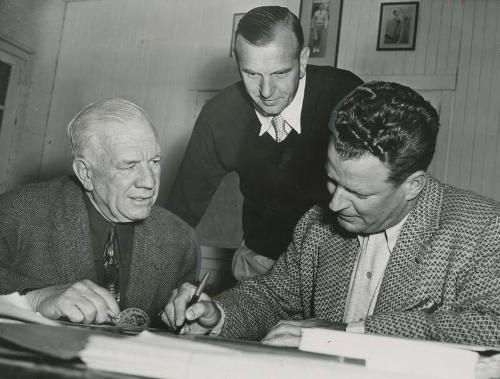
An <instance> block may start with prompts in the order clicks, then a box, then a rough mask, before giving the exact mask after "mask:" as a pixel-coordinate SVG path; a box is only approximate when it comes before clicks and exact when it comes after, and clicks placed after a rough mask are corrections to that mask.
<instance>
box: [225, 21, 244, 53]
mask: <svg viewBox="0 0 500 379" xmlns="http://www.w3.org/2000/svg"><path fill="white" fill-rule="evenodd" d="M244 15H245V13H235V14H233V29H232V32H231V44H230V46H229V57H231V58H232V57H233V55H234V54H233V51H234V44H235V43H236V38H235V37H236V28H237V27H238V24H239V22H240V20H241V18H242V17H243V16H244Z"/></svg>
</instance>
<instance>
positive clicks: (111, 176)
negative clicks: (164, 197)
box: [91, 120, 161, 222]
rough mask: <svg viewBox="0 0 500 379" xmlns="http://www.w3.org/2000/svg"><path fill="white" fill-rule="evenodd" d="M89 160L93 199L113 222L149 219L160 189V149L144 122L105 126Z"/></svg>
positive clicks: (154, 136) (146, 123)
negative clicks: (93, 156)
mask: <svg viewBox="0 0 500 379" xmlns="http://www.w3.org/2000/svg"><path fill="white" fill-rule="evenodd" d="M99 139H100V140H99V142H97V145H98V146H97V149H96V152H95V154H94V155H95V158H97V159H92V161H93V163H92V166H93V167H92V180H91V181H92V186H93V190H92V191H91V196H92V199H93V200H94V203H95V204H96V205H97V207H98V208H99V210H100V211H101V213H102V214H103V215H104V216H105V217H106V218H107V219H109V220H110V221H113V222H131V221H136V220H143V219H145V218H146V217H148V215H149V212H150V211H151V207H152V206H153V204H154V202H155V201H156V198H157V196H158V190H159V187H160V171H161V169H160V146H159V144H158V141H157V139H156V135H155V133H154V131H153V129H152V128H151V127H150V125H149V123H148V122H147V121H146V120H135V121H129V122H127V123H126V124H114V125H107V126H106V129H105V130H103V131H102V133H99Z"/></svg>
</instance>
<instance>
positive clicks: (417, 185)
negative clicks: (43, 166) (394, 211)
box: [403, 170, 427, 201]
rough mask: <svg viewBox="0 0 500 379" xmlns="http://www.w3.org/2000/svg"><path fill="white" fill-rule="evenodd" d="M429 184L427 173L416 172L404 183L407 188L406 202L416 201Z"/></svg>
mask: <svg viewBox="0 0 500 379" xmlns="http://www.w3.org/2000/svg"><path fill="white" fill-rule="evenodd" d="M426 184H427V178H426V176H425V171H423V170H419V171H415V172H414V173H413V174H411V175H410V176H409V177H407V178H406V180H405V181H404V182H403V185H404V186H405V187H406V200H408V201H411V200H413V199H415V198H416V197H417V196H418V195H419V194H420V192H421V191H422V190H423V189H424V187H425V185H426Z"/></svg>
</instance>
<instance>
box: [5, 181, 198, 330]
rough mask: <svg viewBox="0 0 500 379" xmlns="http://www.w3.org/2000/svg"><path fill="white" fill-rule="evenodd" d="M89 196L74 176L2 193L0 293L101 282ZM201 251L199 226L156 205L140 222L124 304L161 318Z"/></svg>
mask: <svg viewBox="0 0 500 379" xmlns="http://www.w3.org/2000/svg"><path fill="white" fill-rule="evenodd" d="M83 196H85V195H84V194H83V192H82V190H81V189H80V187H79V185H78V184H76V182H74V181H72V180H69V178H68V177H60V178H57V179H54V180H51V181H49V182H45V183H37V184H30V185H27V186H24V187H21V188H20V189H17V190H14V191H11V192H9V193H6V194H4V195H2V196H0V294H6V293H10V292H14V291H18V290H22V289H25V288H42V287H47V286H52V285H63V284H70V283H74V282H76V281H79V280H82V279H90V280H92V281H94V282H96V280H97V270H96V269H95V254H94V253H93V251H92V249H91V239H90V228H89V221H88V215H87V209H86V207H85V202H84V199H83ZM197 252H198V248H197V241H196V237H195V234H194V231H193V229H191V227H189V226H188V225H187V224H186V223H185V222H184V221H182V220H181V219H180V218H178V217H177V216H175V215H173V214H172V213H170V212H168V211H167V210H165V209H163V208H160V207H157V206H153V208H152V209H151V213H150V215H149V217H148V218H147V219H146V220H144V221H143V222H140V223H138V224H137V225H136V226H135V232H134V242H133V249H132V256H131V261H130V273H129V278H128V286H127V293H126V295H127V296H126V299H127V304H125V306H126V307H138V308H141V309H143V310H145V311H146V312H148V314H149V315H150V317H151V319H152V321H153V322H155V321H156V323H158V321H159V320H158V317H157V314H158V311H160V310H162V309H163V307H164V306H165V304H166V303H167V301H168V299H169V297H170V293H171V291H172V290H173V289H174V288H176V287H178V286H179V285H180V284H181V283H183V282H184V281H194V280H195V279H196V268H197V264H198V254H197ZM155 319H156V320H155Z"/></svg>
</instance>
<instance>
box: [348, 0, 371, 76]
mask: <svg viewBox="0 0 500 379" xmlns="http://www.w3.org/2000/svg"><path fill="white" fill-rule="evenodd" d="M373 17H374V14H373V13H372V12H371V6H362V7H361V8H360V9H359V25H360V27H361V28H362V29H363V30H365V31H366V30H367V29H366V27H367V25H369V23H370V20H371V19H372V18H373ZM375 46H376V45H375V42H372V41H370V40H369V39H367V38H366V37H365V35H364V34H363V33H356V43H355V45H354V46H353V48H354V49H355V50H356V60H355V66H354V72H365V70H366V68H367V62H368V61H369V59H368V57H369V56H370V54H366V52H367V51H370V52H375ZM368 67H369V66H368Z"/></svg>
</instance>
